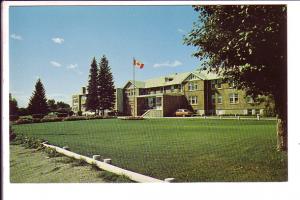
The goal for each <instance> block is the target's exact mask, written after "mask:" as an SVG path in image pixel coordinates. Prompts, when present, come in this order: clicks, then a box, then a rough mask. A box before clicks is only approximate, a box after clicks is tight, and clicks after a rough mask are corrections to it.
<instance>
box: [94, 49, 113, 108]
mask: <svg viewBox="0 0 300 200" xmlns="http://www.w3.org/2000/svg"><path fill="white" fill-rule="evenodd" d="M99 66H100V69H99V74H98V100H99V101H98V102H99V109H100V110H101V112H102V114H104V110H106V109H109V110H111V109H113V107H114V105H115V87H114V81H113V76H112V73H111V71H110V66H109V64H108V60H107V58H106V57H105V56H104V55H103V56H102V58H101V61H100V63H99Z"/></svg>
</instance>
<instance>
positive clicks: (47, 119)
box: [41, 117, 63, 122]
mask: <svg viewBox="0 0 300 200" xmlns="http://www.w3.org/2000/svg"><path fill="white" fill-rule="evenodd" d="M62 120H63V118H62V117H46V118H45V117H44V118H43V119H41V122H61V121H62Z"/></svg>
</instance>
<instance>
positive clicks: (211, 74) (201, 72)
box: [194, 69, 221, 80]
mask: <svg viewBox="0 0 300 200" xmlns="http://www.w3.org/2000/svg"><path fill="white" fill-rule="evenodd" d="M194 73H195V74H199V75H200V76H202V77H204V80H213V79H219V78H221V76H219V75H218V74H217V73H215V72H209V71H208V70H204V69H200V70H197V71H195V72H194Z"/></svg>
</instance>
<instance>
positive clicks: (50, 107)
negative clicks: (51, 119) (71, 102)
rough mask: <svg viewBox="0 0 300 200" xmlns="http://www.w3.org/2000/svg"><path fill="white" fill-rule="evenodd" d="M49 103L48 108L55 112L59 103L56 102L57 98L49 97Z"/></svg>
mask: <svg viewBox="0 0 300 200" xmlns="http://www.w3.org/2000/svg"><path fill="white" fill-rule="evenodd" d="M47 104H48V108H49V110H50V111H51V112H55V111H56V109H57V105H56V104H55V100H54V99H49V100H48V101H47Z"/></svg>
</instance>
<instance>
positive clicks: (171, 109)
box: [135, 94, 187, 117]
mask: <svg viewBox="0 0 300 200" xmlns="http://www.w3.org/2000/svg"><path fill="white" fill-rule="evenodd" d="M136 104H137V105H136V109H135V112H136V113H135V114H136V115H137V116H144V117H167V116H168V117H169V116H174V113H175V112H176V110H177V109H179V108H186V107H187V100H186V98H185V96H184V95H175V94H174V95H170V94H148V95H139V96H137V97H136Z"/></svg>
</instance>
